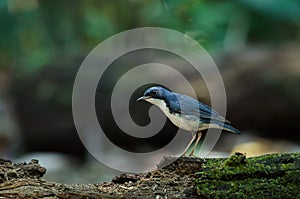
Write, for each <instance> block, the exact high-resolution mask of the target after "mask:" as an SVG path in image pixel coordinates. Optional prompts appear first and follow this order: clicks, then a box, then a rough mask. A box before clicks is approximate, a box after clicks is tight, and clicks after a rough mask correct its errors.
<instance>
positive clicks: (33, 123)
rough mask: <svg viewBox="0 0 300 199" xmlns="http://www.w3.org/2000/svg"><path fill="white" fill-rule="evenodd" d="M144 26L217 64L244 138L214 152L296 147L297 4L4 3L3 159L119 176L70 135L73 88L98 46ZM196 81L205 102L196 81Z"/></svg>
mask: <svg viewBox="0 0 300 199" xmlns="http://www.w3.org/2000/svg"><path fill="white" fill-rule="evenodd" d="M144 26H158V27H164V28H170V29H174V30H177V31H180V32H182V33H184V34H187V35H189V36H190V37H192V38H193V39H195V40H196V41H198V42H199V43H200V44H201V45H202V46H203V47H204V48H205V49H206V50H207V51H208V52H209V54H210V55H211V56H212V58H213V59H214V61H215V62H216V63H217V66H218V67H219V70H220V71H221V73H222V77H223V79H224V84H225V88H226V92H227V103H228V104H227V105H228V107H227V117H228V118H229V120H231V121H232V123H233V125H234V126H235V127H236V128H238V129H240V130H241V131H242V132H243V134H242V136H233V135H232V134H227V133H226V134H225V133H224V134H222V135H221V138H220V140H219V141H218V143H217V145H216V146H215V148H214V153H212V156H223V155H225V156H226V155H228V154H230V153H232V152H234V151H240V152H243V153H246V154H247V155H248V156H253V155H260V154H265V153H273V152H293V151H300V56H299V55H300V45H299V44H300V1H298V0H290V1H285V0H268V1H259V0H234V1H230V2H228V1H221V0H202V1H198V0H187V1H172V0H160V1H159V0H154V1H137V0H129V1H125V0H124V1H98V0H87V1H79V0H73V1H66V0H63V1H50V0H48V1H47V0H44V1H40V0H27V1H23V0H1V1H0V27H1V28H0V155H1V158H8V159H12V160H14V161H28V160H30V159H31V158H36V159H39V160H40V162H41V164H42V165H43V166H46V167H47V169H48V174H47V176H46V178H47V179H50V180H54V181H60V182H72V183H75V182H81V183H82V182H99V181H102V180H109V179H110V178H111V176H112V175H114V174H115V173H116V171H112V170H111V169H109V168H106V167H104V166H102V165H100V164H99V163H98V162H96V161H95V160H94V159H93V158H92V157H91V156H90V155H89V154H88V153H87V152H86V151H85V148H84V146H83V145H82V143H81V141H80V139H79V137H78V135H77V133H76V129H75V126H74V123H73V118H72V88H73V82H74V79H75V76H76V73H77V70H78V68H79V67H80V64H81V63H82V61H83V59H84V58H85V56H86V55H87V54H88V53H89V52H90V51H91V50H92V49H93V48H94V47H95V46H96V45H98V44H99V43H100V42H102V41H103V40H105V39H107V38H108V37H110V36H112V35H114V34H117V33H119V32H122V31H125V30H128V29H132V28H137V27H144ZM112 78H113V77H112ZM109 83H110V81H109V80H108V83H107V84H108V85H109ZM193 83H194V84H195V85H199V86H198V88H199V89H197V90H196V92H197V95H198V96H199V100H201V101H203V102H205V103H207V104H209V103H210V101H209V95H208V93H207V90H206V87H205V85H203V84H204V83H203V82H202V80H201V79H194V80H193ZM108 87H109V86H108ZM104 90H105V89H104ZM179 91H180V88H178V92H179ZM139 94H141V93H139ZM103 95H105V92H103ZM96 104H97V98H96ZM143 105H145V104H143ZM103 106H104V105H102V108H103ZM98 109H99V110H101V105H98V107H97V110H98ZM106 122H107V124H106V125H107V126H108V127H109V128H110V129H111V131H112V132H113V131H114V130H115V129H114V128H115V124H113V123H109V121H106ZM169 128H170V129H172V128H173V127H172V125H170V127H169Z"/></svg>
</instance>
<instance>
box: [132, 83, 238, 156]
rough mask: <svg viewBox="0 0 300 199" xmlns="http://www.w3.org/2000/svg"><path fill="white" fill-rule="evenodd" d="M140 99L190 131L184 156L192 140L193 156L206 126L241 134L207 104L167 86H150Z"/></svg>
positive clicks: (176, 124) (191, 154)
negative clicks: (190, 134)
mask: <svg viewBox="0 0 300 199" xmlns="http://www.w3.org/2000/svg"><path fill="white" fill-rule="evenodd" d="M141 100H144V101H146V102H149V103H151V104H153V105H156V106H158V107H159V108H160V110H161V111H162V112H163V113H164V114H165V115H166V116H167V118H169V120H170V121H171V122H172V123H173V124H174V125H175V126H177V127H179V128H181V129H184V130H186V131H190V132H191V133H192V139H191V141H190V142H189V143H188V145H187V147H186V148H185V150H184V152H183V155H182V156H186V153H187V151H188V149H189V148H190V146H191V145H192V144H193V142H194V141H195V144H194V147H193V149H192V151H191V153H190V154H189V156H195V155H194V152H195V149H196V146H197V145H198V143H199V141H200V139H201V136H202V131H203V130H206V129H208V128H217V129H222V130H226V131H228V132H231V133H235V134H241V132H240V131H239V130H238V129H236V128H234V127H233V126H231V122H230V121H228V120H227V119H225V118H224V117H223V116H221V115H220V114H219V113H217V112H216V111H215V110H213V109H212V108H211V107H209V106H208V105H206V104H204V103H201V102H199V101H198V100H196V99H194V98H192V97H190V96H187V95H183V94H179V93H175V92H172V91H171V90H169V89H167V88H164V87H161V86H153V87H150V88H148V89H147V90H146V91H145V92H144V94H143V96H141V97H140V98H138V99H137V101H141Z"/></svg>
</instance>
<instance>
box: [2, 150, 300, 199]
mask: <svg viewBox="0 0 300 199" xmlns="http://www.w3.org/2000/svg"><path fill="white" fill-rule="evenodd" d="M169 160H170V159H169V158H165V159H164V161H169ZM45 173H46V169H45V168H43V167H41V166H40V165H39V164H38V161H37V160H32V161H31V162H29V163H17V164H13V163H12V162H10V161H7V160H1V161H0V196H1V197H0V198H44V199H50V198H52V199H54V198H61V199H66V198H68V199H69V198H70V199H71V198H72V199H73V198H82V199H83V198H84V199H87V198H95V199H96V198H99V199H100V198H101V199H102V198H224V197H227V198H228V197H230V198H244V197H248V198H249V197H250V198H251V197H254V198H256V197H259V198H262V197H263V198H299V197H300V153H286V154H271V155H264V156H259V157H253V158H246V157H245V155H243V154H241V153H236V154H234V155H232V156H231V157H229V158H227V159H224V158H215V159H199V158H186V157H181V158H179V159H177V160H176V161H175V162H173V163H172V164H170V165H168V166H167V167H165V168H162V169H158V170H156V171H153V172H149V173H146V174H121V175H118V176H116V177H114V178H113V179H112V181H111V182H103V183H99V184H62V183H55V182H48V181H45V180H43V179H42V178H41V177H42V176H43V175H44V174H45Z"/></svg>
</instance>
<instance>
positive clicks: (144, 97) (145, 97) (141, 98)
mask: <svg viewBox="0 0 300 199" xmlns="http://www.w3.org/2000/svg"><path fill="white" fill-rule="evenodd" d="M148 98H150V97H148V96H142V97H140V98H138V99H137V100H136V101H141V100H145V99H148Z"/></svg>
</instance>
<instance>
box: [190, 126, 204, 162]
mask: <svg viewBox="0 0 300 199" xmlns="http://www.w3.org/2000/svg"><path fill="white" fill-rule="evenodd" d="M201 136H202V133H201V131H198V133H197V140H196V142H195V145H194V147H193V149H192V151H191V153H190V155H189V156H193V155H194V152H195V149H196V147H197V145H198V142H199V140H200V138H201Z"/></svg>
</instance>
